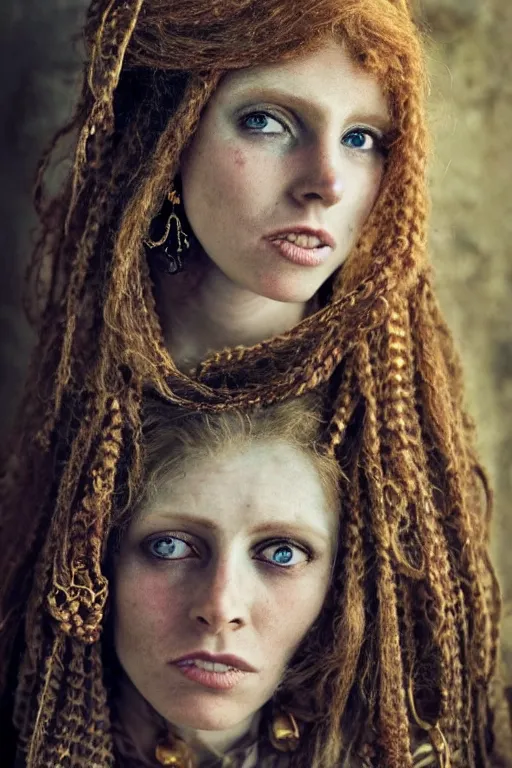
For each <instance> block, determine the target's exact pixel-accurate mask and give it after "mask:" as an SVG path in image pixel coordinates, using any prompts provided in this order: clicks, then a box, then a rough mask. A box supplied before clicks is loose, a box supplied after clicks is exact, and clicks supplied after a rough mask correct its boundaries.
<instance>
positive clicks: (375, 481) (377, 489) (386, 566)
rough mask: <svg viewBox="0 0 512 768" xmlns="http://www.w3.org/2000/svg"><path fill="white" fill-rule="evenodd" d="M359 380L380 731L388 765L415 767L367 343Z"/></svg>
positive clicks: (361, 351)
mask: <svg viewBox="0 0 512 768" xmlns="http://www.w3.org/2000/svg"><path fill="white" fill-rule="evenodd" d="M357 352H358V360H357V376H358V380H359V384H360V388H361V394H362V396H363V397H364V399H365V417H364V419H365V420H364V431H363V455H364V457H365V478H366V482H367V483H368V493H369V498H370V501H371V507H372V529H373V535H374V537H375V549H376V562H377V573H378V575H377V599H378V615H377V620H378V628H379V646H380V647H379V656H380V674H379V704H378V707H379V726H380V738H379V741H380V746H381V748H382V750H383V766H385V767H386V768H399V767H401V768H404V767H405V768H412V757H411V744H410V738H409V728H408V725H407V710H406V705H405V696H404V693H403V679H404V674H403V662H402V656H401V651H400V643H399V627H398V615H397V613H398V612H397V594H396V582H395V578H394V574H393V568H392V556H391V531H390V527H389V522H388V519H387V515H386V509H385V505H386V502H385V493H384V487H385V485H384V475H383V469H382V465H381V458H380V437H379V430H380V425H379V419H378V415H377V398H376V393H375V386H374V374H373V370H372V366H371V363H370V351H369V348H368V346H367V345H366V344H360V345H359V347H358V350H357Z"/></svg>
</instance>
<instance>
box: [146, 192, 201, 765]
mask: <svg viewBox="0 0 512 768" xmlns="http://www.w3.org/2000/svg"><path fill="white" fill-rule="evenodd" d="M180 203H181V197H180V195H179V194H178V193H177V192H176V190H175V188H174V184H173V185H172V186H171V189H170V190H169V192H168V193H167V199H166V201H165V203H164V205H163V207H162V210H161V212H160V213H159V214H158V216H157V217H156V218H155V219H154V221H153V222H152V224H151V229H152V230H153V231H154V229H155V225H156V229H157V230H159V229H160V225H161V223H162V221H163V224H164V230H163V234H162V236H161V237H160V238H158V239H153V238H152V237H149V238H148V239H147V240H143V243H144V245H145V246H146V248H148V249H149V251H150V252H151V256H152V258H154V259H155V263H156V265H157V266H158V268H159V269H160V270H161V271H162V272H165V273H166V274H168V275H175V274H176V273H177V272H181V271H182V269H183V258H182V257H181V255H180V254H181V253H182V250H183V248H182V243H183V247H184V248H185V249H187V250H188V249H189V248H190V242H189V239H188V235H187V234H186V232H184V231H183V227H182V225H181V220H180V217H179V216H178V214H177V213H176V209H175V207H176V206H178V205H179V204H180ZM173 221H174V222H175V224H176V241H177V247H176V244H173V243H171V238H170V237H169V236H170V234H171V227H172V222H173ZM171 765H172V763H171Z"/></svg>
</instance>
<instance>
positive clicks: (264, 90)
mask: <svg viewBox="0 0 512 768" xmlns="http://www.w3.org/2000/svg"><path fill="white" fill-rule="evenodd" d="M236 99H237V100H241V101H244V102H251V101H254V100H255V99H257V100H262V101H276V102H281V103H284V104H288V105H290V106H291V107H295V108H296V109H297V110H299V111H300V112H301V113H302V114H305V115H308V116H309V117H310V118H311V119H313V120H315V121H317V122H325V118H326V115H327V113H328V111H329V106H328V105H326V106H325V107H324V106H322V104H321V102H314V101H311V99H306V98H304V97H302V96H298V95H297V94H296V93H292V92H291V91H287V90H283V89H281V88H275V87H271V86H268V87H267V86H264V85H259V86H252V87H250V88H243V87H240V90H239V91H238V92H237V93H236ZM345 122H347V123H371V124H372V125H373V126H375V127H376V128H379V129H380V130H382V131H383V132H384V133H385V132H387V131H389V130H391V127H392V124H391V118H390V116H389V114H388V113H387V112H386V113H383V112H381V111H377V112H375V111H374V110H367V109H365V108H364V106H361V107H359V108H358V109H354V110H353V111H352V112H350V113H349V114H348V115H347V117H346V118H345Z"/></svg>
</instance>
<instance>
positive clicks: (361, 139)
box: [345, 131, 366, 149]
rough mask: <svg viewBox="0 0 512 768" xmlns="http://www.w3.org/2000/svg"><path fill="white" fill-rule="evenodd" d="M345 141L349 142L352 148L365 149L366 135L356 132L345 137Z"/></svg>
mask: <svg viewBox="0 0 512 768" xmlns="http://www.w3.org/2000/svg"><path fill="white" fill-rule="evenodd" d="M345 141H349V142H350V146H352V147H354V148H355V149H361V148H362V147H364V144H365V141H366V133H363V132H362V131H354V132H353V133H349V134H348V136H346V137H345Z"/></svg>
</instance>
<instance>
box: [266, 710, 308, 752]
mask: <svg viewBox="0 0 512 768" xmlns="http://www.w3.org/2000/svg"><path fill="white" fill-rule="evenodd" d="M269 739H270V743H271V744H272V746H273V747H274V749H277V750H278V752H294V751H295V750H296V749H297V747H298V746H299V741H300V729H299V724H298V723H297V720H296V719H295V717H294V716H293V715H292V714H291V713H290V712H277V713H276V714H274V716H273V718H272V722H271V723H270V727H269Z"/></svg>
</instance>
